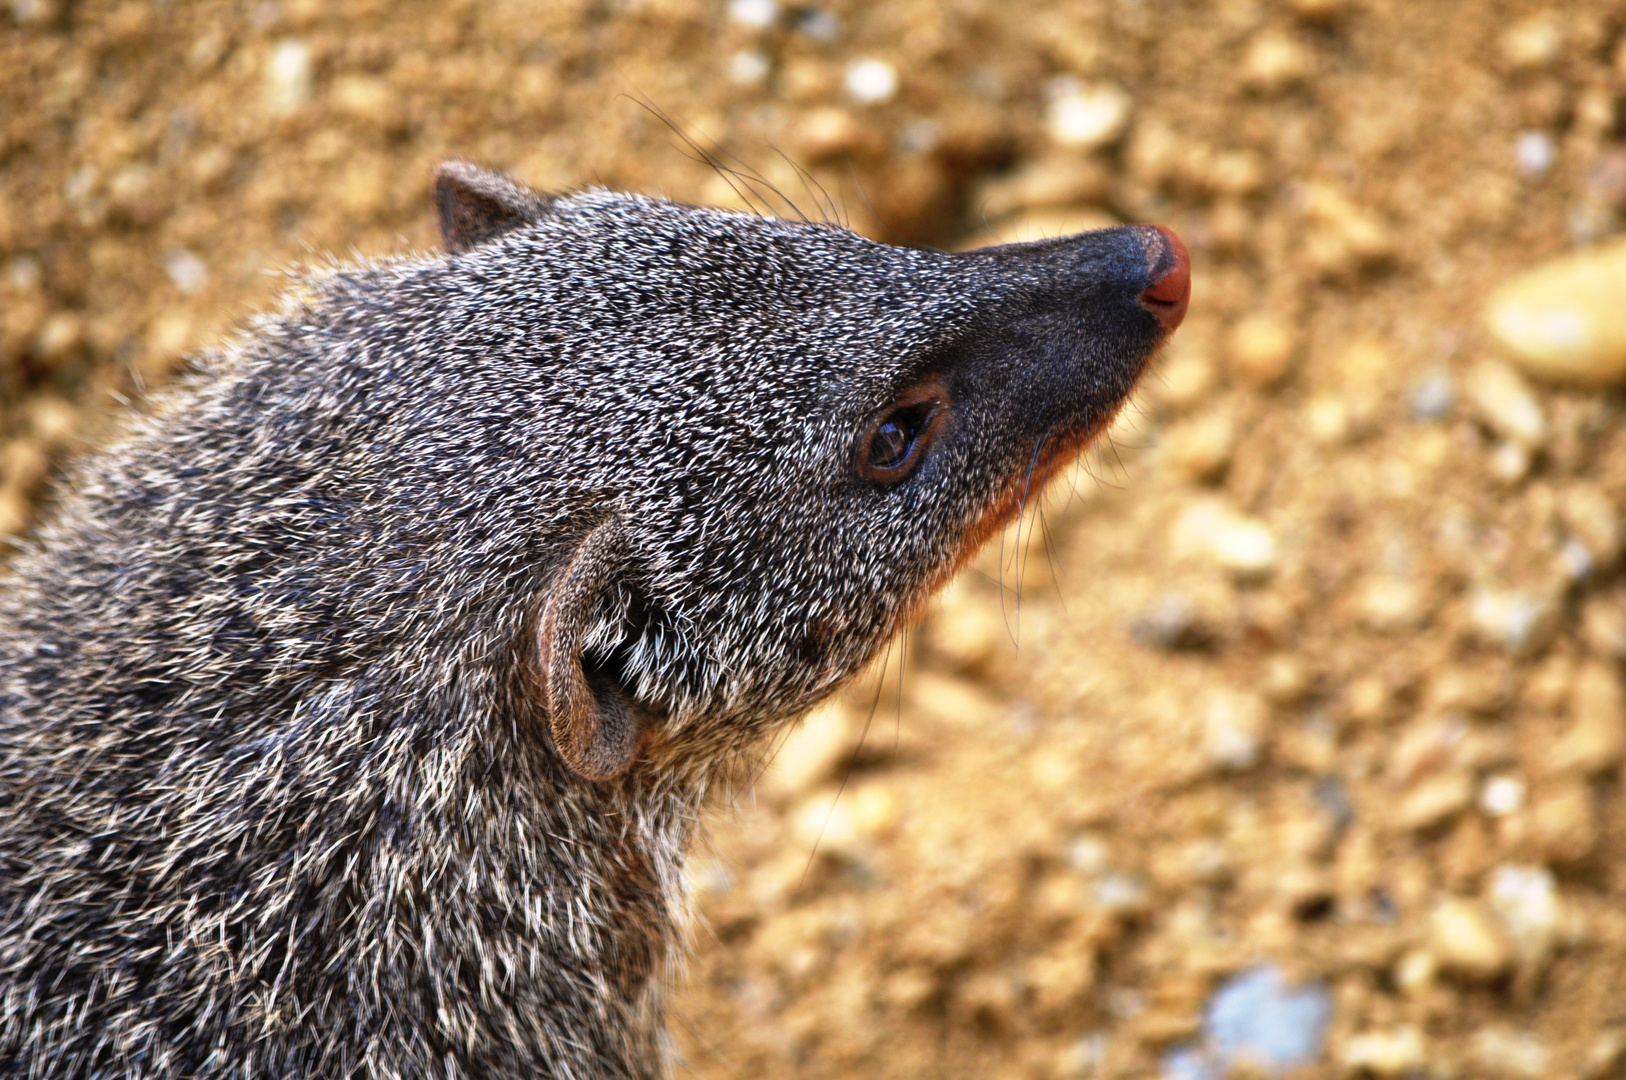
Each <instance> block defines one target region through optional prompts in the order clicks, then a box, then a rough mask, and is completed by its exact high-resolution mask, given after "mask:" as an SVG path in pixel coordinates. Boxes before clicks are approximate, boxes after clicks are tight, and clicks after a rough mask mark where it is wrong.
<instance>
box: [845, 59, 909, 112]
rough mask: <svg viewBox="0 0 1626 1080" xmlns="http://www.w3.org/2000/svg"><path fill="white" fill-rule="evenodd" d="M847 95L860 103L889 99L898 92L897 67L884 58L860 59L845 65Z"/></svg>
mask: <svg viewBox="0 0 1626 1080" xmlns="http://www.w3.org/2000/svg"><path fill="white" fill-rule="evenodd" d="M843 84H844V85H845V86H846V88H847V96H848V97H850V98H852V99H853V100H854V101H856V102H858V103H859V104H860V105H879V104H881V103H883V102H887V101H891V100H892V98H893V96H894V95H896V94H897V92H898V69H897V68H895V67H893V66H892V65H891V64H889V63H887V62H886V61H885V60H874V59H861V60H854V61H853V62H852V63H851V64H849V65H847V75H846V78H845V79H844V80H843Z"/></svg>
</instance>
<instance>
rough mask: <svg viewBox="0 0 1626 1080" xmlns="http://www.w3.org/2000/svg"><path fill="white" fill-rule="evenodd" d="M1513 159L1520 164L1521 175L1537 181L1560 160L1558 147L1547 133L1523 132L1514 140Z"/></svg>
mask: <svg viewBox="0 0 1626 1080" xmlns="http://www.w3.org/2000/svg"><path fill="white" fill-rule="evenodd" d="M1513 159H1514V160H1515V161H1517V162H1518V164H1519V172H1520V173H1522V174H1523V175H1525V176H1527V177H1529V178H1530V179H1532V180H1535V179H1537V178H1538V177H1542V176H1546V175H1547V171H1548V170H1549V169H1551V168H1552V167H1553V162H1555V161H1557V160H1558V147H1556V146H1554V145H1553V140H1552V136H1550V135H1548V134H1547V133H1546V132H1545V131H1522V132H1520V133H1519V137H1518V138H1517V139H1514V140H1513Z"/></svg>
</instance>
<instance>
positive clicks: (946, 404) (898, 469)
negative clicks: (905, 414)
mask: <svg viewBox="0 0 1626 1080" xmlns="http://www.w3.org/2000/svg"><path fill="white" fill-rule="evenodd" d="M951 405H952V399H951V398H950V397H949V392H948V387H946V386H944V385H943V383H942V381H941V380H940V379H936V378H932V379H928V380H926V381H925V382H922V383H917V384H916V385H914V386H912V387H910V388H909V389H908V390H905V391H904V392H903V393H902V394H899V395H898V398H897V400H896V401H894V402H893V403H892V406H891V407H890V408H888V409H887V410H886V411H885V412H883V413H881V414H880V415H879V416H877V417H876V418H875V419H874V420H873V421H872V422H871V423H870V426H869V428H868V429H866V430H865V432H864V435H863V437H862V438H860V439H859V440H858V456H857V462H856V467H857V469H858V475H859V476H862V477H863V478H864V479H866V480H869V481H871V482H873V483H877V484H895V483H897V482H898V481H899V480H902V479H903V478H904V477H906V476H908V475H909V474H910V473H912V472H914V471H915V467H916V466H918V465H919V464H920V460H921V458H923V457H925V455H926V450H927V449H928V448H929V447H930V446H931V443H932V441H933V440H934V439H936V438H937V436H938V435H939V434H941V433H942V431H943V427H944V425H945V424H947V423H948V417H949V410H950V406H951ZM920 406H927V407H929V408H930V410H931V411H930V413H929V414H928V415H927V417H926V419H925V422H924V423H923V424H922V425H921V427H920V430H919V432H918V433H917V434H916V435H915V438H914V441H913V442H912V443H911V444H910V446H909V452H908V453H907V454H906V455H905V456H904V458H903V460H901V461H899V462H896V463H895V464H891V465H884V466H883V465H876V464H874V463H872V462H871V461H870V450H871V445H872V443H873V442H874V439H875V436H876V433H877V432H879V431H880V430H881V427H882V426H883V425H885V423H886V422H887V421H888V420H890V419H892V418H893V417H894V416H896V415H897V414H898V413H900V412H902V411H904V410H908V409H914V408H918V407H920Z"/></svg>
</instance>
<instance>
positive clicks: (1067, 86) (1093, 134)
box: [1045, 80, 1134, 150]
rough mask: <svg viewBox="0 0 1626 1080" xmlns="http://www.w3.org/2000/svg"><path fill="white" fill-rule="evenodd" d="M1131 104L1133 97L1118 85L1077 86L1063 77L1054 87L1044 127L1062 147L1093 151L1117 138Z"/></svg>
mask: <svg viewBox="0 0 1626 1080" xmlns="http://www.w3.org/2000/svg"><path fill="white" fill-rule="evenodd" d="M1133 106H1134V101H1133V99H1131V98H1130V96H1129V94H1128V92H1126V91H1125V90H1124V89H1123V87H1121V86H1117V85H1115V84H1113V83H1099V84H1097V85H1095V86H1079V85H1077V84H1075V83H1073V82H1072V81H1071V80H1066V81H1063V82H1061V83H1060V84H1059V85H1058V86H1056V87H1055V90H1054V94H1053V96H1052V97H1051V99H1050V110H1049V112H1048V114H1047V115H1046V121H1045V122H1046V127H1047V128H1048V130H1049V132H1050V137H1051V138H1052V139H1054V140H1055V141H1056V142H1057V143H1058V144H1060V145H1062V146H1068V147H1076V148H1078V149H1080V150H1094V149H1096V148H1097V147H1102V146H1110V145H1111V144H1113V143H1115V142H1117V141H1118V137H1119V136H1120V135H1122V134H1123V133H1124V128H1125V127H1127V126H1128V124H1129V113H1130V110H1131V108H1133Z"/></svg>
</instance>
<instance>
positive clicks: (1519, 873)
mask: <svg viewBox="0 0 1626 1080" xmlns="http://www.w3.org/2000/svg"><path fill="white" fill-rule="evenodd" d="M1487 891H1488V894H1489V900H1490V906H1491V910H1492V911H1494V912H1495V913H1496V917H1497V919H1498V920H1499V921H1500V922H1501V924H1502V928H1503V929H1504V930H1505V931H1506V933H1507V937H1508V940H1509V941H1510V942H1511V943H1512V946H1513V953H1514V955H1515V956H1517V957H1518V959H1519V960H1520V961H1521V962H1522V963H1525V964H1528V965H1540V964H1541V963H1543V962H1544V961H1545V960H1546V959H1547V957H1548V956H1550V955H1551V954H1552V951H1553V949H1554V948H1555V947H1556V946H1557V944H1558V936H1559V932H1560V931H1561V930H1562V928H1563V921H1564V918H1563V906H1562V905H1561V904H1560V903H1559V898H1558V883H1557V881H1556V880H1555V879H1554V878H1553V872H1552V871H1551V870H1549V869H1547V868H1546V867H1545V866H1514V865H1502V866H1498V867H1497V868H1496V869H1495V871H1493V872H1492V874H1491V879H1490V886H1489V889H1488V890H1487Z"/></svg>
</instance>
